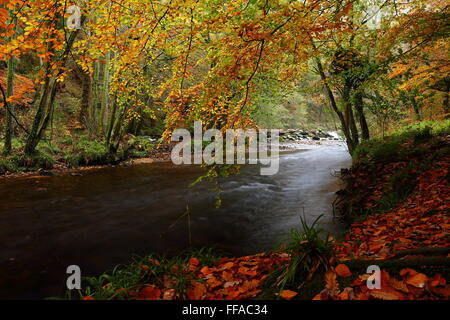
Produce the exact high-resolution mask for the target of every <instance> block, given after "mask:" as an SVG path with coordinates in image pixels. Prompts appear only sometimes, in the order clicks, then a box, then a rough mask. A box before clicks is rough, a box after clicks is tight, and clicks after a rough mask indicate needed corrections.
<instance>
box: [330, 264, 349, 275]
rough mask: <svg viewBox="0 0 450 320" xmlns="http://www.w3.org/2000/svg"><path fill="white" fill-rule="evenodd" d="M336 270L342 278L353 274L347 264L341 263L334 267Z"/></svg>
mask: <svg viewBox="0 0 450 320" xmlns="http://www.w3.org/2000/svg"><path fill="white" fill-rule="evenodd" d="M334 271H336V273H337V275H338V276H339V277H342V278H347V277H350V276H351V275H352V273H351V272H350V269H349V268H348V267H347V266H346V265H345V264H342V263H341V264H340V265H338V266H337V267H336V268H334Z"/></svg>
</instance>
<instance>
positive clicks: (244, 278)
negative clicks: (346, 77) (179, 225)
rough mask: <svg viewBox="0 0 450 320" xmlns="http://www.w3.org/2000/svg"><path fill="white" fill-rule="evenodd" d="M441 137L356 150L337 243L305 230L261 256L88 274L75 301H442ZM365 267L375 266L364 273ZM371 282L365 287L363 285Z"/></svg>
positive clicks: (446, 243) (204, 255) (142, 264)
mask: <svg viewBox="0 0 450 320" xmlns="http://www.w3.org/2000/svg"><path fill="white" fill-rule="evenodd" d="M449 178H450V137H449V136H448V132H447V133H445V134H440V135H432V134H431V133H430V131H429V130H421V131H414V132H410V133H406V134H403V135H399V136H395V137H390V138H387V139H383V140H374V141H370V142H368V143H365V144H363V145H362V146H361V147H360V148H359V149H358V151H357V153H356V154H355V155H354V164H353V167H352V168H351V169H350V170H347V171H346V170H344V171H343V179H344V180H345V181H346V185H347V187H346V189H345V190H342V191H340V192H339V201H338V202H337V209H338V211H339V212H340V214H341V217H342V219H343V220H344V221H346V222H347V223H348V224H349V230H348V233H347V234H346V235H345V240H343V241H336V240H334V239H331V238H328V239H327V240H323V237H321V236H319V234H320V233H319V231H318V230H316V229H315V228H314V226H306V225H304V226H303V227H304V230H303V231H302V232H294V233H293V235H292V242H291V243H289V244H287V245H286V246H285V247H282V248H280V249H278V250H275V251H273V252H270V253H261V254H257V255H253V256H245V257H217V256H215V255H214V254H211V252H210V251H204V250H203V251H200V252H190V253H188V254H186V255H183V256H179V257H175V258H172V259H167V258H164V257H157V256H150V257H144V258H142V259H140V260H136V261H135V262H134V263H132V264H130V265H127V266H125V267H123V268H118V269H116V270H115V271H114V272H113V273H111V274H108V275H106V274H105V275H102V276H100V277H98V278H89V279H87V280H88V282H89V286H88V288H87V289H86V290H85V291H84V292H83V293H82V296H83V299H85V300H92V299H156V300H159V299H164V300H172V299H190V300H214V299H226V300H235V299H236V300H239V299H279V298H282V299H288V300H290V299H315V300H368V299H381V300H419V299H426V300H429V299H431V300H443V299H444V300H447V299H448V298H449V297H450V284H448V282H447V280H448V279H449V277H450V216H449V209H450V185H449ZM369 266H377V267H378V268H379V272H376V273H375V274H372V272H373V271H374V270H376V269H371V270H368V267H369ZM377 280H379V281H380V283H379V286H377V287H376V288H375V289H373V288H371V289H369V285H370V284H376V283H377Z"/></svg>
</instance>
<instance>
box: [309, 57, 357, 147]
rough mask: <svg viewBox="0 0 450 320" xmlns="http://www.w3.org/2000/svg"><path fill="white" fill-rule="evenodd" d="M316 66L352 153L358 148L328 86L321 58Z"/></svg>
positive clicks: (317, 60)
mask: <svg viewBox="0 0 450 320" xmlns="http://www.w3.org/2000/svg"><path fill="white" fill-rule="evenodd" d="M316 65H317V69H318V70H319V74H320V78H321V79H322V81H323V83H324V88H325V91H326V93H327V96H328V98H329V100H330V104H331V107H332V108H333V111H334V112H335V113H336V115H337V116H338V118H339V121H340V122H341V127H342V132H343V133H344V136H345V139H346V141H347V146H348V150H349V152H350V153H352V152H353V151H354V148H355V147H356V146H355V145H354V143H353V139H352V136H351V135H350V128H349V126H348V124H347V122H346V121H345V118H344V115H343V113H342V112H341V110H339V108H338V106H337V103H336V99H335V97H334V94H333V91H332V90H331V88H330V85H329V84H328V79H327V76H326V74H325V72H324V69H323V65H322V62H321V61H320V59H319V58H316Z"/></svg>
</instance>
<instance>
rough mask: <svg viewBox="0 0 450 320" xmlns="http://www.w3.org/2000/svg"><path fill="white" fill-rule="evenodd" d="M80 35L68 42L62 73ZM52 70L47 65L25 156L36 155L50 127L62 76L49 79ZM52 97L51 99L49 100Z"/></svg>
mask: <svg viewBox="0 0 450 320" xmlns="http://www.w3.org/2000/svg"><path fill="white" fill-rule="evenodd" d="M84 20H85V18H84V17H83V18H82V19H81V24H82V25H83V22H84ZM78 33H79V29H76V30H75V31H72V33H71V35H70V37H69V39H68V40H67V44H66V48H65V50H64V52H63V54H62V55H61V57H60V59H61V61H62V64H61V71H60V73H61V72H62V70H63V67H65V65H66V63H67V58H68V56H69V53H70V51H71V49H72V46H73V43H74V42H75V39H76V37H77V35H78ZM53 54H54V52H53ZM50 69H51V63H50V62H47V63H46V72H45V83H44V85H43V86H42V90H43V93H42V95H41V100H40V102H39V105H38V110H37V112H36V115H35V117H34V121H33V126H32V128H31V131H30V134H29V136H28V139H27V141H26V144H25V154H27V155H32V154H34V152H35V150H36V147H37V145H38V144H39V142H40V140H41V139H42V136H43V133H44V131H45V129H46V128H47V125H48V120H49V118H50V115H51V113H52V111H53V106H54V102H55V97H56V92H57V87H58V82H57V78H58V76H59V75H60V73H58V75H57V76H56V77H53V79H50V78H49V75H50ZM49 95H50V98H48V97H49Z"/></svg>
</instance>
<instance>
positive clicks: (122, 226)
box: [0, 144, 351, 299]
mask: <svg viewBox="0 0 450 320" xmlns="http://www.w3.org/2000/svg"><path fill="white" fill-rule="evenodd" d="M350 164H351V159H350V156H349V154H348V152H347V150H346V149H345V147H344V146H342V145H341V144H335V145H326V146H306V145H305V146H301V149H298V150H291V151H286V152H281V162H280V171H279V173H278V174H277V175H274V176H261V175H260V171H259V168H258V166H246V167H244V168H243V169H242V173H241V174H240V175H238V176H232V177H228V178H225V179H222V181H221V187H222V189H223V190H224V192H223V195H222V198H223V203H222V207H221V208H220V209H216V208H214V198H215V193H214V192H213V191H212V190H211V189H210V186H209V185H208V184H200V185H197V186H195V187H192V188H190V187H188V186H189V184H190V183H191V182H192V181H194V180H195V179H196V178H197V177H198V176H199V175H200V174H201V172H202V171H201V170H200V168H198V167H195V166H178V167H177V166H174V165H172V164H171V163H154V164H142V165H134V166H131V167H122V166H116V167H108V168H103V169H97V170H92V171H87V172H83V175H82V176H71V175H60V176H53V177H35V178H16V179H11V180H8V179H7V180H2V181H0V220H1V228H0V243H1V247H2V249H1V251H0V298H2V299H40V298H45V297H50V296H62V295H63V294H64V291H65V290H64V285H65V281H66V277H67V274H66V273H65V272H66V268H67V266H69V265H73V264H75V265H79V266H80V267H81V270H82V275H83V276H89V275H98V274H100V273H102V272H103V271H105V270H107V269H110V268H111V267H113V266H114V265H116V264H120V263H126V262H128V261H130V257H131V255H132V254H139V255H144V254H149V253H152V252H158V253H167V254H169V255H171V254H176V253H178V252H180V251H182V250H184V249H186V248H188V247H189V232H188V230H189V228H188V226H189V223H188V222H189V221H190V234H191V239H192V246H193V247H197V248H198V247H203V246H216V247H217V248H219V249H220V250H223V251H224V252H226V253H229V254H232V255H244V254H253V253H257V252H261V251H264V250H270V249H274V248H276V247H277V246H278V245H279V244H280V243H282V242H283V241H284V240H285V239H286V236H287V235H288V234H289V231H290V229H292V228H300V216H303V215H305V217H306V219H307V221H309V222H312V221H313V220H315V219H316V218H317V217H318V216H319V215H322V214H324V218H323V219H322V220H321V224H320V225H321V227H322V228H323V229H325V230H326V231H328V232H329V233H331V234H333V235H335V236H338V235H339V234H340V233H341V232H342V231H343V227H342V225H341V224H339V223H338V222H337V221H336V220H335V219H333V216H332V208H331V203H332V202H333V200H334V198H335V192H336V191H337V190H339V189H340V185H339V183H340V182H339V178H337V177H336V176H335V175H334V173H335V172H336V171H339V170H340V169H341V168H344V167H349V166H350ZM187 208H189V216H190V219H189V221H188V219H187V216H185V217H183V218H180V217H181V216H183V214H184V213H185V212H186V210H187Z"/></svg>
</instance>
